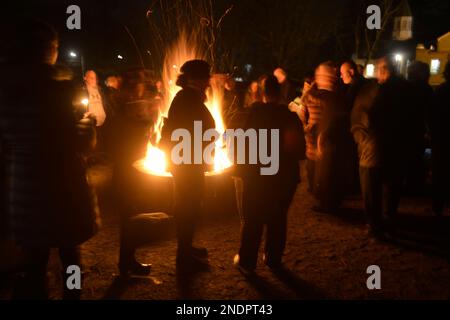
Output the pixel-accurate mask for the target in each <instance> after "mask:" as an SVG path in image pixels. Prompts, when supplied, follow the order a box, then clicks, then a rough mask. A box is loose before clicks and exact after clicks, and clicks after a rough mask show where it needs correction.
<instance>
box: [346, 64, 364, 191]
mask: <svg viewBox="0 0 450 320" xmlns="http://www.w3.org/2000/svg"><path fill="white" fill-rule="evenodd" d="M359 69H360V68H359V67H358V66H357V65H356V63H355V62H354V61H353V60H347V61H344V62H343V63H342V64H341V68H340V74H341V79H342V82H343V83H344V85H343V87H342V88H341V89H342V90H343V94H344V97H345V104H346V108H347V110H348V112H349V115H350V113H351V111H352V109H353V105H354V103H355V99H356V96H357V95H358V93H359V91H360V90H361V88H362V87H363V86H365V85H366V84H367V82H368V80H367V79H366V78H364V77H363V76H362V74H361V73H360V71H359ZM346 153H347V155H348V156H347V164H348V170H347V171H348V173H349V176H348V181H349V188H350V191H353V192H354V193H359V192H358V191H359V189H360V186H359V170H358V169H359V165H358V162H359V161H358V151H357V146H356V143H354V142H353V143H352V144H351V145H349V150H347V152H346Z"/></svg>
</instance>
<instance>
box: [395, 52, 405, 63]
mask: <svg viewBox="0 0 450 320" xmlns="http://www.w3.org/2000/svg"><path fill="white" fill-rule="evenodd" d="M402 60H403V56H402V55H401V54H400V53H397V54H396V55H395V61H396V62H402Z"/></svg>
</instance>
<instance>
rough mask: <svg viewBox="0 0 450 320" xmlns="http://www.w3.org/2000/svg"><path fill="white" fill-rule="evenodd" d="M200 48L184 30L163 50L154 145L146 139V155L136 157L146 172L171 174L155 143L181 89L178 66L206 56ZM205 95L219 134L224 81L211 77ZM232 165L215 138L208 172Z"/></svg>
mask: <svg viewBox="0 0 450 320" xmlns="http://www.w3.org/2000/svg"><path fill="white" fill-rule="evenodd" d="M201 51H202V50H200V49H199V47H198V46H197V45H196V43H195V41H190V39H188V37H187V36H186V35H185V34H181V35H180V37H179V39H178V41H177V42H175V43H174V45H173V46H172V47H171V48H168V49H167V51H166V57H165V59H164V67H163V74H162V81H163V86H164V89H165V92H166V96H165V97H164V101H163V103H162V107H161V110H160V114H159V119H158V121H157V123H156V125H155V127H154V129H153V130H154V131H155V133H156V144H155V145H154V144H152V143H151V142H149V143H148V146H147V155H146V157H145V159H143V160H141V161H139V162H138V164H137V165H136V166H137V167H139V169H140V170H142V171H144V172H145V173H148V174H152V175H157V176H170V175H171V174H170V173H169V172H167V155H165V154H164V152H163V151H162V150H160V149H158V148H157V147H156V145H157V143H158V142H159V140H160V139H161V129H162V125H163V118H164V117H167V113H168V110H169V107H170V103H171V102H172V100H173V98H174V97H175V95H176V94H177V92H178V91H179V90H181V88H180V87H178V86H177V85H176V84H175V82H176V79H177V77H178V74H179V67H180V66H182V65H183V64H184V63H185V62H186V61H189V60H192V59H205V56H206V54H205V53H202V52H201ZM207 97H208V101H207V102H206V106H207V107H208V109H209V111H210V112H211V115H212V116H213V118H214V121H215V125H216V130H217V131H218V132H219V133H220V134H223V133H224V132H225V124H224V121H223V118H222V106H221V101H222V97H223V85H221V84H220V81H217V79H215V78H214V77H213V78H212V80H211V90H209V91H208V93H207ZM231 165H232V163H231V161H230V160H229V159H228V155H227V150H226V146H225V143H224V142H223V141H222V140H219V141H217V142H216V147H215V155H214V172H212V173H210V174H209V175H211V174H216V173H219V172H221V171H223V170H225V169H226V168H229V167H231Z"/></svg>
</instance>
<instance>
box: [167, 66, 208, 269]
mask: <svg viewBox="0 0 450 320" xmlns="http://www.w3.org/2000/svg"><path fill="white" fill-rule="evenodd" d="M180 71H181V74H180V75H179V77H178V79H177V85H178V86H180V87H181V88H182V89H181V90H180V91H179V92H178V93H177V95H176V96H175V98H174V99H173V101H172V104H171V106H170V109H169V114H168V118H167V120H166V121H165V122H164V126H163V129H162V135H161V141H160V147H161V148H162V149H163V150H165V151H166V154H167V155H168V156H167V158H168V159H169V162H170V171H171V173H172V175H173V181H174V197H175V208H174V214H175V222H176V227H177V239H178V248H177V270H178V271H181V272H190V271H196V270H200V269H204V268H205V267H207V261H206V260H205V259H204V258H205V257H206V256H207V250H206V248H200V247H194V246H193V240H194V234H195V229H196V225H197V223H198V221H199V219H200V213H201V211H202V201H203V195H204V186H205V181H204V179H205V177H204V173H205V172H206V171H208V170H209V169H211V168H210V166H209V165H207V164H206V163H205V162H204V161H202V163H201V164H195V163H194V161H193V159H192V158H193V157H194V152H195V150H194V143H193V139H194V122H195V121H201V124H202V131H203V132H201V134H202V136H203V133H204V132H205V131H206V130H208V129H214V128H215V123H214V118H213V117H212V115H211V113H210V112H209V110H208V108H207V107H206V106H205V104H204V102H205V100H206V95H205V90H206V89H207V87H208V86H209V79H210V66H209V65H208V63H207V62H205V61H203V60H191V61H188V62H186V63H185V64H184V65H183V66H182V67H181V69H180ZM176 129H186V130H188V131H189V133H190V134H191V146H192V149H191V163H190V164H189V163H182V164H176V163H175V161H174V159H172V157H171V154H172V148H173V146H174V145H175V142H174V141H171V135H172V133H173V132H174V130H176ZM206 145H207V144H206V143H203V146H202V148H201V151H202V154H201V155H199V156H200V157H201V158H202V159H203V150H204V148H206Z"/></svg>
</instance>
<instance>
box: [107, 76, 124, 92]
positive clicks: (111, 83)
mask: <svg viewBox="0 0 450 320" xmlns="http://www.w3.org/2000/svg"><path fill="white" fill-rule="evenodd" d="M105 85H106V88H107V89H110V90H119V88H120V78H119V77H118V76H115V75H114V76H108V77H107V78H106V80H105Z"/></svg>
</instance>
